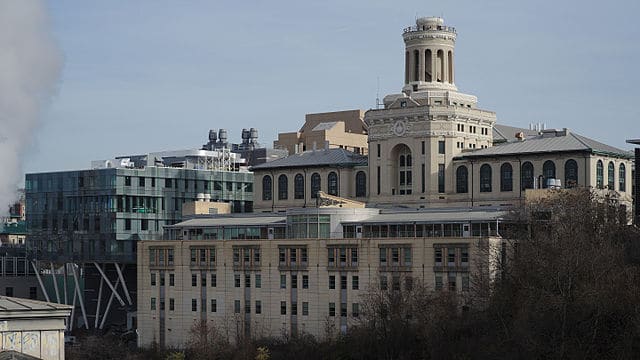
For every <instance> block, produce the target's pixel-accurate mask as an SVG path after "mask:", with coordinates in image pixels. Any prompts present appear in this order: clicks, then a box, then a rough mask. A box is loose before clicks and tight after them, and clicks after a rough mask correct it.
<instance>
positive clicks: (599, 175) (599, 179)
mask: <svg viewBox="0 0 640 360" xmlns="http://www.w3.org/2000/svg"><path fill="white" fill-rule="evenodd" d="M596 187H597V188H598V189H602V188H604V165H603V164H602V160H598V163H597V164H596Z"/></svg>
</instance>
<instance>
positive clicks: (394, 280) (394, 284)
mask: <svg viewBox="0 0 640 360" xmlns="http://www.w3.org/2000/svg"><path fill="white" fill-rule="evenodd" d="M391 288H392V289H393V290H395V291H398V290H400V277H399V276H393V277H391Z"/></svg>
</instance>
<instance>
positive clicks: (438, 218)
mask: <svg viewBox="0 0 640 360" xmlns="http://www.w3.org/2000/svg"><path fill="white" fill-rule="evenodd" d="M508 215H509V211H504V210H471V209H456V210H442V211H410V212H401V211H394V212H389V213H381V214H377V215H373V216H371V217H369V218H366V219H364V220H357V221H348V222H347V221H345V222H343V223H345V224H346V223H352V224H377V223H381V224H397V223H460V222H478V221H494V220H497V219H501V218H504V217H506V216H508Z"/></svg>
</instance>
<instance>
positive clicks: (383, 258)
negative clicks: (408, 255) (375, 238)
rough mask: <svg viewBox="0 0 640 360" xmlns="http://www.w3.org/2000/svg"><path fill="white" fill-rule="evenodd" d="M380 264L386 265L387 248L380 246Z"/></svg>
mask: <svg viewBox="0 0 640 360" xmlns="http://www.w3.org/2000/svg"><path fill="white" fill-rule="evenodd" d="M380 265H381V266H386V265H387V249H386V248H380Z"/></svg>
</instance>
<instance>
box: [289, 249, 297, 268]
mask: <svg viewBox="0 0 640 360" xmlns="http://www.w3.org/2000/svg"><path fill="white" fill-rule="evenodd" d="M296 250H297V249H289V259H290V261H291V265H295V263H296V262H297V261H298V259H297V253H298V252H297V251H296Z"/></svg>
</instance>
